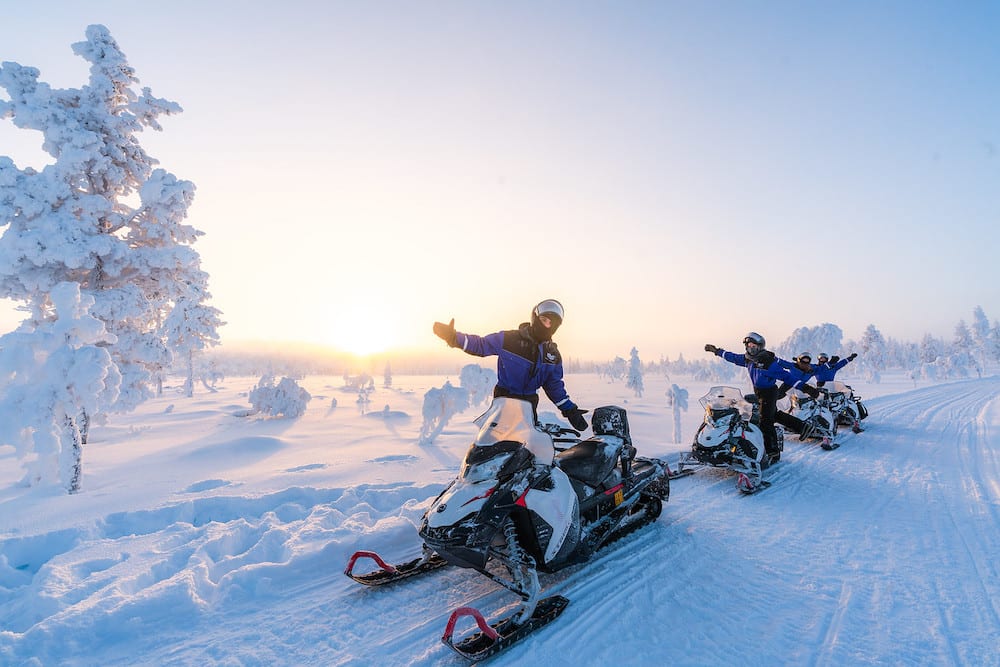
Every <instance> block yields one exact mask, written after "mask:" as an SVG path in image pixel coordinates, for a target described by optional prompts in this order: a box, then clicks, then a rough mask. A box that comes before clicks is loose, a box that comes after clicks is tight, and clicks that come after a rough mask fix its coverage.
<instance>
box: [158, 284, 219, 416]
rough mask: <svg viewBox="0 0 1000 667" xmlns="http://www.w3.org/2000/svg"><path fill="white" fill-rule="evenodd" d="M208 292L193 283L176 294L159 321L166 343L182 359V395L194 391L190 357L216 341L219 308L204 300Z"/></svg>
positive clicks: (192, 365) (217, 339)
mask: <svg viewBox="0 0 1000 667" xmlns="http://www.w3.org/2000/svg"><path fill="white" fill-rule="evenodd" d="M208 296H209V295H208V294H207V293H205V292H200V290H199V289H197V286H195V288H194V289H192V290H191V293H190V294H188V295H185V296H182V297H180V298H179V299H178V300H177V302H176V303H175V304H174V307H173V309H172V310H171V311H170V314H169V315H168V316H167V319H166V320H165V321H164V323H163V333H164V336H165V337H166V341H167V345H168V346H169V347H170V349H171V350H173V351H174V352H176V353H177V354H178V355H179V356H180V357H181V359H183V360H184V371H185V380H184V395H185V396H187V397H189V398H190V397H191V396H193V395H194V357H195V355H196V354H197V353H199V352H201V351H202V350H204V349H205V348H207V347H211V346H213V345H218V344H219V333H218V331H219V327H221V326H222V325H223V324H224V322H223V321H222V320H221V319H220V317H219V316H220V315H221V314H222V313H221V312H220V311H219V309H217V308H213V307H212V306H209V305H208V304H206V303H205V300H206V299H207V298H208Z"/></svg>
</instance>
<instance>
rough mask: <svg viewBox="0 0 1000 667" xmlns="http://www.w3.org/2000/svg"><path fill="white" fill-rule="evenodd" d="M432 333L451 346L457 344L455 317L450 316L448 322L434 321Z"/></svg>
mask: <svg viewBox="0 0 1000 667" xmlns="http://www.w3.org/2000/svg"><path fill="white" fill-rule="evenodd" d="M434 335H435V336H437V337H438V338H440V339H441V340H443V341H444V342H446V343H448V345H450V346H451V347H455V346H457V345H458V342H457V340H456V339H457V336H456V334H455V318H454V317H453V318H451V322H448V324H442V323H441V322H435V323H434Z"/></svg>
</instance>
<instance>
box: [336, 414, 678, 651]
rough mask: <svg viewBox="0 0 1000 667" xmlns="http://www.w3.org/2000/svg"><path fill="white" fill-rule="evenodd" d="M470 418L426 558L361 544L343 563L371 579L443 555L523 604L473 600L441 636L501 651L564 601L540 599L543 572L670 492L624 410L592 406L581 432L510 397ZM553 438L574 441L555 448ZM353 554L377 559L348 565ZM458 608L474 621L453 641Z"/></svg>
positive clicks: (613, 535)
mask: <svg viewBox="0 0 1000 667" xmlns="http://www.w3.org/2000/svg"><path fill="white" fill-rule="evenodd" d="M476 424H477V425H479V427H480V430H479V434H478V435H477V436H476V438H475V440H474V441H473V442H472V444H471V446H470V447H469V450H468V452H467V453H466V455H465V460H464V462H463V464H462V468H461V470H460V471H459V475H458V477H457V478H456V479H455V480H454V481H452V482H451V484H449V485H448V487H446V488H445V490H444V491H443V492H442V493H441V495H439V496H438V497H437V499H436V500H435V501H434V502H433V503H432V504H431V506H430V507H429V508H428V510H427V512H426V513H425V514H424V517H423V520H422V522H421V526H420V537H421V538H422V539H423V541H424V545H423V556H422V557H421V558H418V559H415V560H413V561H409V562H408V563H404V564H402V565H397V566H392V565H388V564H386V563H385V562H384V561H383V560H382V559H381V558H379V557H378V556H377V555H376V554H374V553H371V552H366V551H361V552H357V553H356V554H354V556H352V557H351V560H350V562H349V563H348V567H347V570H346V571H345V573H346V574H347V575H348V576H350V577H351V578H352V579H355V580H356V581H359V582H361V583H364V584H368V585H375V584H381V583H387V582H388V581H395V580H397V579H402V578H405V577H409V576H412V575H414V574H418V573H420V572H426V571H428V570H432V569H434V568H436V567H440V566H441V565H445V564H451V565H457V566H459V567H465V568H470V569H474V570H476V571H478V572H480V573H482V574H484V575H485V576H487V577H489V578H490V579H492V580H493V581H495V582H497V583H498V584H500V585H502V586H504V587H505V588H507V589H509V590H510V591H512V592H514V593H515V594H517V595H519V596H520V597H521V598H522V600H523V602H522V604H521V606H520V607H519V608H518V609H517V610H515V611H514V612H513V613H511V614H509V615H507V616H505V617H503V618H501V619H499V620H497V621H495V622H493V623H488V622H487V621H486V620H485V618H484V617H483V615H482V614H481V613H480V612H479V611H477V610H475V609H472V608H470V607H461V608H459V609H456V610H455V611H454V612H453V613H452V615H451V618H450V619H449V621H448V625H447V627H446V630H445V634H444V636H443V637H442V641H443V642H444V643H445V644H447V645H448V646H449V647H451V648H452V649H454V650H455V651H456V652H458V653H459V654H460V655H462V656H464V657H466V658H468V659H470V660H481V659H483V658H485V657H488V656H490V655H493V654H495V653H498V652H500V651H502V650H503V649H505V648H506V647H508V646H510V645H511V644H513V643H514V642H516V641H518V640H519V639H521V638H522V637H524V636H526V635H528V634H529V633H531V632H532V631H534V630H536V629H538V628H539V627H541V626H543V625H545V624H546V623H548V622H550V621H552V620H553V619H555V618H556V617H557V616H559V614H560V613H562V611H563V609H564V608H565V607H566V605H567V604H568V602H569V600H567V599H566V598H565V597H562V596H559V595H554V596H550V597H544V598H543V597H542V596H541V595H542V588H541V585H540V583H539V580H538V573H539V572H554V571H556V570H559V569H561V568H564V567H566V566H568V565H573V564H576V563H582V562H585V561H587V560H588V559H589V558H590V557H591V555H592V554H593V553H594V552H595V551H597V550H598V549H600V548H601V547H602V546H604V545H606V544H607V543H609V542H611V541H613V540H615V539H617V538H619V537H621V536H623V535H625V534H627V533H629V532H631V531H633V530H635V529H636V528H639V527H640V526H643V525H646V524H649V523H651V522H653V521H655V520H656V518H657V517H658V516H659V515H660V511H661V510H662V506H663V502H665V501H666V500H667V498H668V497H669V495H670V479H669V477H668V468H667V465H666V463H665V462H663V461H661V460H659V459H655V458H643V457H637V456H636V450H635V447H633V446H632V441H631V437H630V435H629V428H628V420H627V416H626V413H625V410H624V409H622V408H619V407H615V406H605V407H600V408H597V409H595V410H594V414H593V419H592V424H591V426H592V430H593V432H594V436H593V437H590V438H587V439H585V440H581V439H580V438H579V433H578V432H576V431H573V430H570V429H566V428H563V427H561V426H559V425H556V424H544V425H543V424H536V423H535V417H534V410H533V407H532V405H531V403H529V402H527V401H523V400H519V399H514V398H505V397H499V398H495V399H494V400H493V403H492V404H491V406H490V408H489V410H487V411H486V412H485V413H484V414H483V415H481V416H480V417H479V418H478V419H476ZM567 435H570V436H574V437H566V436H567ZM554 438H555V439H554ZM556 442H561V443H563V444H569V445H570V446H568V447H566V448H565V449H562V450H561V451H559V452H558V453H557V450H556ZM361 557H369V558H372V559H373V560H375V562H376V563H377V564H378V565H379V567H380V568H381V569H380V570H377V571H375V572H373V573H370V574H367V575H366V574H362V575H356V574H354V573H353V571H352V570H353V568H354V565H355V562H356V561H357V560H358V558H361ZM462 616H472V617H473V618H474V620H475V621H476V624H477V625H478V628H479V629H478V631H477V632H473V633H471V634H470V635H469V636H467V637H466V638H464V639H462V640H461V641H456V640H455V639H454V637H453V635H454V630H455V624H456V622H457V620H458V619H459V618H460V617H462Z"/></svg>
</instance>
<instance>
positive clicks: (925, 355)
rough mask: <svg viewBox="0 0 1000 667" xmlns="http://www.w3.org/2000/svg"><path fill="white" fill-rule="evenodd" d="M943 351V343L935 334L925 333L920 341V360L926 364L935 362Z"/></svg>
mask: <svg viewBox="0 0 1000 667" xmlns="http://www.w3.org/2000/svg"><path fill="white" fill-rule="evenodd" d="M942 353H943V345H942V344H941V341H939V340H938V339H937V338H935V337H934V336H932V335H930V334H929V333H928V334H924V337H923V339H922V340H921V341H920V361H922V362H923V363H925V364H933V363H934V362H935V361H937V358H938V357H940V356H941V354H942Z"/></svg>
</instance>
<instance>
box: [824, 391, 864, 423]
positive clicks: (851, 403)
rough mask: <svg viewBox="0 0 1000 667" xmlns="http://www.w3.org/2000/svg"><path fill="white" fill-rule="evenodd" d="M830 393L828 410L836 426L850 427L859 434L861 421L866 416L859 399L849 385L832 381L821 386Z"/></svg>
mask: <svg viewBox="0 0 1000 667" xmlns="http://www.w3.org/2000/svg"><path fill="white" fill-rule="evenodd" d="M823 388H824V389H826V390H827V391H829V392H830V409H831V410H832V411H833V416H834V419H836V420H837V423H838V424H843V425H844V426H850V427H851V429H852V430H853V431H854V432H855V433H861V431H863V430H864V429H863V428H861V420H862V419H864V418H865V417H867V416H868V410H866V409H865V406H864V405H863V404H862V403H861V397H860V396H858V395H856V394H855V393H854V390H853V389H851V387H850V386H849V385H846V384H844V383H843V382H840V381H839V380H833V381H831V382H827V383H825V384H824V385H823Z"/></svg>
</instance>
